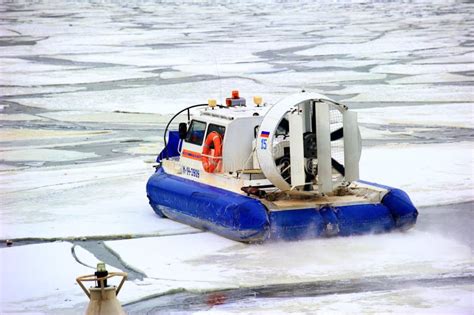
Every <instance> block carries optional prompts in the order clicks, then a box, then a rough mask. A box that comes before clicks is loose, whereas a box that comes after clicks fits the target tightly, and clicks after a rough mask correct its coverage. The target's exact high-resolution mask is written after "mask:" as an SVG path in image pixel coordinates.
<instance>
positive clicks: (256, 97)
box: [253, 96, 262, 107]
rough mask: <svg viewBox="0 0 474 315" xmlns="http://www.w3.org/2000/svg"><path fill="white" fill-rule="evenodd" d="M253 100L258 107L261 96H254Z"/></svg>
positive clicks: (260, 102)
mask: <svg viewBox="0 0 474 315" xmlns="http://www.w3.org/2000/svg"><path fill="white" fill-rule="evenodd" d="M253 102H254V103H255V105H257V107H259V106H260V105H261V104H262V97H261V96H254V97H253Z"/></svg>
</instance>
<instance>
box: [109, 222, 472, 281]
mask: <svg viewBox="0 0 474 315" xmlns="http://www.w3.org/2000/svg"><path fill="white" fill-rule="evenodd" d="M106 244H107V246H109V247H110V248H112V249H113V250H114V251H115V252H117V253H119V254H120V256H121V258H122V259H123V260H124V261H126V262H127V263H128V264H129V265H131V266H133V267H134V268H137V269H139V270H141V271H143V272H145V274H146V275H147V277H149V278H152V279H154V280H160V279H161V280H162V281H163V283H164V284H169V283H170V280H174V282H175V287H177V288H186V289H188V290H203V289H210V288H216V287H218V286H220V287H221V288H231V287H245V286H256V285H264V284H275V283H297V282H307V281H318V280H337V279H351V278H363V277H372V276H381V275H384V276H391V275H397V276H407V277H411V276H413V275H416V276H429V275H436V274H439V273H456V272H457V271H459V270H460V268H461V269H462V268H465V269H464V270H465V271H466V272H468V271H469V270H471V269H472V263H473V258H472V253H471V250H470V248H469V247H468V246H466V245H463V244H461V243H458V242H455V241H453V240H450V239H447V238H444V237H442V236H441V235H437V234H434V233H427V232H419V231H416V230H412V231H410V232H407V233H391V234H380V235H366V236H357V237H339V238H330V239H313V240H305V241H300V242H280V243H266V244H263V245H246V244H242V243H237V242H233V241H230V240H227V239H225V238H222V237H220V236H217V235H214V234H211V233H202V234H195V235H192V236H186V235H177V236H169V237H165V238H159V239H157V238H141V239H133V240H123V241H109V242H107V243H106ZM432 244H436V246H431V245H432ZM146 248H155V249H156V250H154V251H146ZM145 252H146V255H145ZM341 257H345V259H341Z"/></svg>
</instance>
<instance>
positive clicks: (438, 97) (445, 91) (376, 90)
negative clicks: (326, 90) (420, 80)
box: [331, 84, 473, 105]
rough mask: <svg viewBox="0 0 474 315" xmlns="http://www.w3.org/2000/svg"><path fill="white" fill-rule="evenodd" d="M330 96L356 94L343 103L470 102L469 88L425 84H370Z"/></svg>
mask: <svg viewBox="0 0 474 315" xmlns="http://www.w3.org/2000/svg"><path fill="white" fill-rule="evenodd" d="M331 94H335V95H341V96H342V97H344V96H345V95H352V94H358V95H356V96H354V97H351V98H346V99H344V100H343V102H346V103H349V105H350V103H351V102H352V103H356V102H375V103H377V102H445V103H448V102H472V100H473V93H472V87H471V86H464V85H427V84H412V85H409V84H399V85H396V84H371V85H357V84H354V85H350V86H348V87H346V88H344V89H342V90H338V91H332V92H331Z"/></svg>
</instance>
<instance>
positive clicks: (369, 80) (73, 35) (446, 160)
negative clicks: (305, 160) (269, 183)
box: [0, 0, 474, 314]
mask: <svg viewBox="0 0 474 315" xmlns="http://www.w3.org/2000/svg"><path fill="white" fill-rule="evenodd" d="M379 2H381V1H377V2H373V3H372V2H366V3H352V4H351V3H350V2H346V1H338V2H337V3H333V2H332V1H331V2H316V1H314V2H313V1H298V2H286V1H255V2H251V3H250V2H248V3H247V2H244V1H219V0H218V1H178V2H177V3H173V2H171V1H130V2H128V1H57V2H56V1H1V2H0V124H1V134H0V187H1V190H0V240H2V242H1V244H0V313H2V314H10V313H47V314H76V313H78V314H80V313H82V311H83V310H84V308H85V306H86V304H87V297H86V296H85V295H84V294H83V293H82V291H81V289H80V288H79V286H78V285H76V284H75V278H76V277H77V276H79V275H83V274H90V273H92V272H93V267H94V266H95V264H96V263H97V262H98V261H105V262H106V263H107V264H108V265H109V268H110V269H111V270H122V271H125V272H128V273H129V276H130V281H128V282H127V283H126V284H125V286H124V288H123V290H122V292H121V293H120V296H119V299H120V300H121V301H122V302H123V303H124V304H126V310H127V311H128V312H130V313H136V314H142V313H147V312H148V313H151V314H154V313H158V312H161V313H201V312H210V313H216V314H223V313H224V314H227V313H246V314H247V313H251V314H279V313H281V314H283V313H298V314H314V313H317V314H341V313H342V314H357V313H367V314H381V313H391V314H473V313H474V311H473V310H474V259H473V253H474V232H473V230H472V226H473V225H474V213H473V211H474V209H473V204H474V190H473V184H474V183H473V175H474V174H473V173H474V171H473V170H474V168H473V167H474V163H473V162H474V161H473V159H474V128H473V126H474V113H473V108H474V92H473V91H474V89H473V85H474V38H473V36H472V30H473V29H474V5H473V4H472V3H464V2H462V1H452V2H451V1H443V2H438V3H434V4H433V3H430V2H425V1H420V2H417V1H414V2H411V3H397V2H389V1H387V2H388V3H379ZM233 89H239V90H240V92H241V95H243V96H244V97H247V98H248V99H251V97H252V96H253V95H261V96H263V98H264V100H265V101H267V102H270V103H271V102H274V101H276V100H278V99H279V98H281V97H283V96H285V95H287V94H289V93H293V92H297V91H299V90H301V89H305V90H310V91H316V92H320V93H323V94H326V95H328V96H330V97H332V98H334V99H336V100H339V101H341V102H342V103H344V104H347V105H348V106H349V107H350V108H354V109H356V110H357V111H358V113H359V120H360V123H361V132H362V136H363V143H364V150H363V152H362V158H361V177H362V178H363V179H365V180H368V181H374V182H380V183H384V184H387V185H390V186H395V187H399V188H402V189H404V190H406V191H407V192H408V194H409V195H410V197H411V198H412V200H413V202H414V203H415V205H417V206H418V207H419V212H420V215H419V217H418V224H417V226H416V227H415V228H414V229H412V230H410V231H407V232H405V233H392V234H384V235H368V236H360V237H345V238H331V239H319V240H306V241H301V242H291V243H270V244H263V245H245V244H240V243H236V242H233V241H230V240H227V239H223V238H221V237H219V236H216V235H213V234H210V233H207V232H202V231H199V230H196V229H193V228H191V227H188V226H185V225H181V224H179V223H175V222H172V221H170V220H166V219H160V218H158V217H157V216H156V215H155V214H154V212H153V211H152V210H151V208H150V207H149V205H148V203H147V199H146V193H145V183H146V180H147V178H148V177H149V176H150V175H151V174H152V173H153V170H154V169H153V164H154V160H155V157H156V154H157V153H158V152H159V151H160V149H161V147H162V144H163V140H162V135H163V129H164V126H165V124H166V122H167V118H168V117H169V114H171V113H173V112H176V111H177V110H178V109H180V108H184V107H186V106H188V105H191V104H197V103H203V102H206V101H207V99H209V98H217V99H219V100H222V99H223V98H224V97H226V96H227V95H228V94H229V93H230V91H231V90H233ZM7 239H9V240H12V241H13V246H11V247H6V245H5V240H7Z"/></svg>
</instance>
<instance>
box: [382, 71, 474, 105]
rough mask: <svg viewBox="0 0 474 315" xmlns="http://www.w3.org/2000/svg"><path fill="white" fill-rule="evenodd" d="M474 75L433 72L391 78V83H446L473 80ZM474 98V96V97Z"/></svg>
mask: <svg viewBox="0 0 474 315" xmlns="http://www.w3.org/2000/svg"><path fill="white" fill-rule="evenodd" d="M473 81H474V77H472V76H465V75H459V74H451V73H431V74H420V75H412V76H408V77H405V78H400V79H395V80H389V81H388V83H390V84H419V83H438V84H439V83H444V82H466V83H467V82H470V83H471V84H472V82H473ZM473 99H474V97H473Z"/></svg>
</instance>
